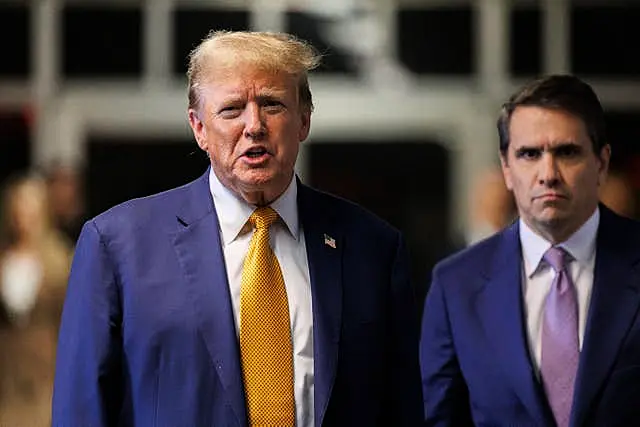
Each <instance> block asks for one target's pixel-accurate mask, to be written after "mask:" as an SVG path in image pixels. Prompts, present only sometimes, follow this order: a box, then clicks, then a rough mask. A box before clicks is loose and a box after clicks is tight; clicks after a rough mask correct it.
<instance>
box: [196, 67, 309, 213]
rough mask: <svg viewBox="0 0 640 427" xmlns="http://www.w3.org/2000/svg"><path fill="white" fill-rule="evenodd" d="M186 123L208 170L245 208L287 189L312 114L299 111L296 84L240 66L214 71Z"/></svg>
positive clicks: (289, 78) (287, 78)
mask: <svg viewBox="0 0 640 427" xmlns="http://www.w3.org/2000/svg"><path fill="white" fill-rule="evenodd" d="M208 77H209V82H210V83H208V84H206V85H204V88H203V91H202V93H201V95H202V96H201V98H202V105H201V108H200V109H199V111H196V110H189V122H190V124H191V128H192V129H193V133H194V136H195V138H196V141H197V142H198V145H199V146H200V148H201V149H203V150H204V151H206V152H207V153H208V154H209V157H210V158H211V165H212V167H213V170H214V172H215V174H216V176H217V177H218V179H220V182H222V184H223V185H225V186H226V187H227V188H229V189H230V190H231V191H233V192H235V193H236V194H238V195H239V196H240V197H242V198H243V199H244V200H246V201H247V202H248V203H251V204H255V205H266V204H268V203H270V202H272V201H273V200H274V199H276V198H277V197H278V196H280V194H282V193H283V192H284V190H285V189H286V188H287V186H288V185H289V182H290V181H291V178H292V176H293V170H294V166H295V162H296V157H297V155H298V148H299V145H300V142H302V141H304V140H305V139H306V138H307V136H308V134H309V125H310V116H311V112H310V111H309V110H308V109H305V108H303V107H302V106H301V105H300V102H299V98H298V79H297V78H296V77H295V76H292V75H290V74H286V73H278V74H274V73H269V72H265V71H262V70H256V69H255V68H253V67H251V66H246V65H245V66H240V67H238V68H237V69H234V70H233V72H232V73H229V72H226V73H225V72H221V71H218V72H216V71H214V72H212V73H211V74H210V75H209V76H208Z"/></svg>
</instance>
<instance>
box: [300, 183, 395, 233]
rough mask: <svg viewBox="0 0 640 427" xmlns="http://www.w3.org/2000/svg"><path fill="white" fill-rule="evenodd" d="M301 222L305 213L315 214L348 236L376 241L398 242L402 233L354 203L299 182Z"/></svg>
mask: <svg viewBox="0 0 640 427" xmlns="http://www.w3.org/2000/svg"><path fill="white" fill-rule="evenodd" d="M298 191H299V196H298V197H299V204H300V210H301V219H302V221H303V226H304V220H305V219H306V220H311V219H310V218H306V217H303V216H304V213H305V212H314V213H313V214H312V215H310V216H313V219H315V218H320V217H322V218H324V219H325V220H328V221H330V222H332V223H334V224H340V226H341V227H342V228H343V229H344V230H346V231H348V232H349V234H359V235H362V236H369V237H370V238H371V239H374V240H378V241H379V240H380V239H383V240H394V241H395V240H397V239H398V236H399V234H400V231H399V230H398V229H397V228H396V227H394V226H392V225H391V224H389V223H388V222H387V221H385V220H384V219H382V218H380V217H379V216H378V215H376V214H374V213H373V212H371V211H370V210H368V209H366V208H364V207H363V206H360V205H358V204H356V203H354V202H351V201H349V200H346V199H343V198H341V197H339V196H335V195H333V194H329V193H325V192H323V191H320V190H317V189H314V188H311V187H309V186H306V185H304V184H300V183H299V187H298Z"/></svg>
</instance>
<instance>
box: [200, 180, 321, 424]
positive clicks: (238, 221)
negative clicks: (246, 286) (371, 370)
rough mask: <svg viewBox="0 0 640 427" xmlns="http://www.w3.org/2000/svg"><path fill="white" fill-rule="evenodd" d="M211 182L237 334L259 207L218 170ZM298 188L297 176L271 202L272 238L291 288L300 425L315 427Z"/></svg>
mask: <svg viewBox="0 0 640 427" xmlns="http://www.w3.org/2000/svg"><path fill="white" fill-rule="evenodd" d="M209 187H210V189H211V195H212V196H213V202H214V204H215V208H216V213H217V214H218V220H219V222H220V240H221V242H222V250H223V253H224V261H225V265H226V267H227V279H228V281H229V291H230V294H231V302H232V305H233V314H234V318H235V324H236V333H237V332H238V331H239V330H240V329H239V328H240V327H241V325H242V319H240V286H241V281H242V268H243V264H244V259H245V257H246V255H247V251H248V250H249V242H250V241H251V236H252V234H253V230H252V227H251V225H250V224H247V220H248V219H249V216H251V213H252V212H253V211H254V210H255V209H256V207H255V206H252V205H250V204H248V203H246V202H245V201H244V200H242V199H241V198H239V197H238V196H237V195H235V194H234V193H233V192H231V191H230V190H229V189H228V188H226V187H225V186H224V185H222V183H221V182H220V181H219V180H218V178H217V177H216V175H215V173H213V169H211V172H210V173H209ZM297 194H298V187H297V182H296V179H295V176H294V177H293V178H292V179H291V183H290V184H289V186H288V187H287V189H286V190H285V192H284V193H283V194H282V195H281V196H280V197H279V198H278V199H277V200H275V201H274V202H273V203H272V204H271V207H272V208H273V209H274V210H275V211H276V212H277V213H278V215H280V218H281V220H278V221H276V222H275V223H274V224H273V225H272V226H271V227H270V230H269V231H270V233H269V237H270V243H271V248H272V249H273V252H274V253H275V255H276V257H277V258H278V262H279V263H280V268H281V270H282V276H283V278H284V284H285V287H286V289H287V299H288V302H289V314H290V317H291V319H290V321H291V337H292V339H293V373H294V395H295V400H296V425H297V427H313V425H314V419H313V394H314V386H313V376H314V374H313V315H312V310H311V308H312V306H311V280H310V276H309V265H308V262H307V251H306V246H305V240H304V233H303V230H302V227H301V225H300V223H299V220H298V207H297Z"/></svg>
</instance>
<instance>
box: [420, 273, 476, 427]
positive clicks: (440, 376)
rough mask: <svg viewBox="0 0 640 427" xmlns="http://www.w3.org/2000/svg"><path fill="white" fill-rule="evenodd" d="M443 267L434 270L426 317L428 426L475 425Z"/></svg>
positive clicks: (423, 350) (423, 358) (423, 349)
mask: <svg viewBox="0 0 640 427" xmlns="http://www.w3.org/2000/svg"><path fill="white" fill-rule="evenodd" d="M438 273H439V269H438V267H436V269H435V270H434V273H433V280H432V283H431V288H430V290H429V293H428V295H427V298H426V301H425V307H424V314H423V317H422V335H421V338H420V369H421V374H422V393H423V396H424V411H425V417H426V426H438V427H445V426H451V427H464V426H473V422H472V420H471V414H470V409H469V393H468V390H467V385H466V383H465V381H464V378H463V376H462V372H461V371H460V366H459V364H458V358H457V355H456V349H455V346H454V342H453V336H452V330H451V324H450V323H449V313H448V310H447V304H446V300H445V295H444V290H443V283H442V281H441V280H440V279H439V277H438V276H439V274H438Z"/></svg>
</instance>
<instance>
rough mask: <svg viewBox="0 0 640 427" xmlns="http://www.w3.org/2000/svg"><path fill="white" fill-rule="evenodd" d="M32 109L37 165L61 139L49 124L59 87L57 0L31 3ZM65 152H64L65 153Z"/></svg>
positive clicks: (56, 148)
mask: <svg viewBox="0 0 640 427" xmlns="http://www.w3.org/2000/svg"><path fill="white" fill-rule="evenodd" d="M30 12H31V52H30V53H31V63H32V78H31V80H32V84H31V89H32V94H31V95H32V99H31V102H32V109H33V115H34V121H33V126H34V127H33V129H32V134H31V140H32V145H31V164H32V165H36V166H40V165H44V164H46V163H47V162H48V161H50V160H53V159H54V158H59V157H60V156H61V155H60V154H59V153H60V150H61V148H60V146H59V144H60V143H61V142H60V141H58V139H57V137H56V136H57V135H56V133H55V132H53V133H52V132H51V124H52V122H53V121H55V118H54V115H55V97H56V95H57V94H58V91H59V74H60V66H59V63H60V59H61V56H62V49H60V36H61V28H60V27H61V26H60V12H61V5H60V4H59V2H58V0H40V1H37V2H33V3H32V4H31V9H30ZM66 154H68V153H66Z"/></svg>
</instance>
